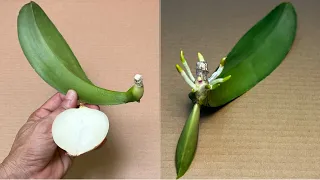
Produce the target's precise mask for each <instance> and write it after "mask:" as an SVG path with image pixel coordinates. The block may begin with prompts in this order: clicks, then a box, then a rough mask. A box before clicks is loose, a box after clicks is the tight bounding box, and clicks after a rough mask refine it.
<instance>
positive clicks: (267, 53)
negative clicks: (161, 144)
mask: <svg viewBox="0 0 320 180" xmlns="http://www.w3.org/2000/svg"><path fill="white" fill-rule="evenodd" d="M296 29H297V16H296V11H295V9H294V7H293V5H292V4H291V3H289V2H285V3H280V4H279V5H278V6H276V7H275V8H274V9H273V10H271V11H270V12H269V13H268V14H267V15H266V16H265V17H264V18H262V19H261V20H260V21H258V22H257V23H256V24H255V25H254V26H253V27H251V28H250V29H249V30H248V31H247V32H246V33H245V34H244V35H243V36H242V37H241V39H240V40H239V41H238V42H237V43H236V45H235V46H234V47H233V48H232V49H231V51H230V52H229V53H228V54H227V55H226V57H224V58H222V59H221V61H220V65H219V67H218V68H217V69H216V71H215V72H213V73H212V75H211V76H210V77H208V74H209V70H208V69H209V68H208V64H207V62H206V60H205V59H204V57H203V55H202V54H201V53H198V59H199V62H197V66H196V77H193V75H192V73H191V70H190V68H189V65H188V63H187V61H186V59H185V57H184V54H183V51H181V53H180V59H181V62H182V64H183V66H184V67H185V69H186V72H185V71H184V70H183V69H182V68H181V67H180V66H179V65H176V69H177V70H178V72H179V73H180V74H181V76H182V78H183V79H184V80H185V82H186V83H187V84H188V85H189V86H190V87H191V92H190V93H189V98H190V99H191V101H192V102H193V103H194V105H193V109H192V111H191V113H190V115H189V117H188V119H187V121H186V122H185V125H184V127H183V130H182V132H181V135H180V137H179V140H178V144H177V148H176V154H175V166H176V173H177V178H180V177H182V176H183V175H184V174H185V173H186V172H187V170H188V169H189V167H190V165H191V163H192V161H193V159H194V155H195V153H196V149H197V143H198V134H199V119H200V109H201V107H203V106H206V107H221V106H224V105H226V104H227V103H229V102H231V101H232V100H234V99H236V98H238V97H240V96H241V95H243V94H244V93H246V92H247V91H249V90H250V89H251V88H253V87H254V86H255V85H257V84H258V83H259V82H260V81H262V80H263V79H265V78H266V77H267V76H269V75H270V74H271V73H272V72H273V71H274V70H275V69H276V68H277V67H278V66H279V65H280V64H281V62H282V61H283V60H284V59H285V57H286V55H287V54H288V53H289V51H290V49H291V47H292V45H293V42H294V40H295V37H296ZM231 76H232V77H231ZM213 161H214V160H213Z"/></svg>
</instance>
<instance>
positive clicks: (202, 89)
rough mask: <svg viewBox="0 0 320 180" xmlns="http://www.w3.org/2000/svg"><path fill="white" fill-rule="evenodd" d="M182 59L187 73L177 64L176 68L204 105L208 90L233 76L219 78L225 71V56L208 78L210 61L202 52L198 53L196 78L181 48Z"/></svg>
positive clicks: (198, 102)
mask: <svg viewBox="0 0 320 180" xmlns="http://www.w3.org/2000/svg"><path fill="white" fill-rule="evenodd" d="M180 59H181V62H182V64H183V66H184V67H185V69H186V71H187V73H185V71H184V70H183V69H182V68H181V67H180V66H179V65H178V64H177V65H176V69H177V71H178V72H179V73H180V75H181V76H182V78H183V79H184V80H185V81H186V83H187V84H188V85H189V86H190V87H191V91H192V92H193V93H195V95H196V103H197V104H199V105H203V104H204V101H205V100H206V98H207V95H208V91H211V90H214V89H216V88H218V87H219V86H220V84H221V83H224V82H226V81H228V80H229V79H230V78H231V75H228V76H226V77H224V78H217V77H218V76H219V75H220V74H221V73H222V71H223V68H224V64H225V61H226V59H227V58H226V57H223V58H222V59H221V61H220V65H219V67H218V68H217V70H216V71H215V72H213V73H212V75H211V76H210V77H209V78H208V74H209V70H208V63H207V62H206V60H205V59H204V57H203V55H202V54H201V53H198V59H199V61H198V62H197V65H196V78H195V77H194V76H193V75H192V72H191V70H190V67H189V65H188V63H187V60H186V59H185V57H184V53H183V51H182V50H181V53H180Z"/></svg>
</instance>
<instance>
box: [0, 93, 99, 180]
mask: <svg viewBox="0 0 320 180" xmlns="http://www.w3.org/2000/svg"><path fill="white" fill-rule="evenodd" d="M86 106H87V107H89V108H93V109H98V110H99V107H98V106H95V105H86ZM75 107H77V94H76V93H75V92H74V91H71V93H70V94H69V93H68V94H67V95H66V96H64V95H62V94H60V93H57V94H55V95H54V96H53V97H51V98H50V99H49V100H48V101H47V102H46V103H45V104H44V105H42V106H41V107H40V108H39V109H38V110H36V111H35V112H34V113H32V114H31V116H30V117H29V119H28V121H27V122H26V123H25V124H24V125H23V126H22V128H21V129H20V130H19V132H18V134H17V136H16V138H15V141H14V143H13V145H12V148H11V151H10V154H9V156H8V157H7V158H6V159H5V161H4V164H5V165H6V168H7V170H6V171H7V176H9V177H10V178H11V177H12V178H15V179H16V178H52V179H58V178H61V177H63V176H64V175H65V173H66V172H67V170H68V169H69V167H70V166H71V163H72V158H71V157H69V156H68V155H67V154H66V153H65V152H64V151H63V150H62V149H60V148H59V147H57V145H56V144H55V143H54V141H53V138H52V134H51V126H52V123H53V120H54V118H55V117H56V116H57V115H58V114H60V113H61V112H63V111H64V110H66V109H69V108H75ZM8 172H11V174H10V173H8Z"/></svg>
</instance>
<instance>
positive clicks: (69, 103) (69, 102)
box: [49, 90, 78, 119]
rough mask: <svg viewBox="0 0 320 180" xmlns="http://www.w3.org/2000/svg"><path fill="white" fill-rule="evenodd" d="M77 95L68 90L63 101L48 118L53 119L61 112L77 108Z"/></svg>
mask: <svg viewBox="0 0 320 180" xmlns="http://www.w3.org/2000/svg"><path fill="white" fill-rule="evenodd" d="M77 99H78V96H77V93H76V92H75V91H74V90H69V91H68V92H67V94H66V96H65V98H64V99H63V101H62V102H61V103H60V106H59V107H58V108H57V109H56V110H54V111H53V112H52V113H51V114H50V115H49V116H50V117H51V119H55V117H56V116H57V115H58V114H60V113H62V112H63V111H65V110H67V109H70V108H76V107H77Z"/></svg>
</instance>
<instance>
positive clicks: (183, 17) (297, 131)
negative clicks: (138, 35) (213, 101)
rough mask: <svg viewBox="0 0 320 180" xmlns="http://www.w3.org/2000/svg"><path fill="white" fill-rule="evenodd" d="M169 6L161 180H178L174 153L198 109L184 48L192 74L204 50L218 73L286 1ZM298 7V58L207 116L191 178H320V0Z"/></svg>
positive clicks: (297, 0)
mask: <svg viewBox="0 0 320 180" xmlns="http://www.w3.org/2000/svg"><path fill="white" fill-rule="evenodd" d="M162 2H163V3H162V4H161V6H162V14H161V20H162V24H161V31H162V32H161V34H162V40H161V41H162V42H161V48H162V50H161V54H162V55H161V56H162V59H161V77H162V79H161V103H162V105H161V111H162V112H161V114H162V115H161V118H162V142H161V150H162V152H161V153H162V177H163V178H175V177H176V175H175V168H174V154H175V148H176V144H177V141H178V138H179V135H180V132H181V130H182V128H183V125H184V122H185V121H186V119H187V117H188V115H189V112H190V104H191V103H190V100H189V98H188V93H189V91H190V88H189V87H188V85H187V84H186V83H185V82H184V81H183V79H182V78H181V76H180V75H179V74H178V73H177V72H176V69H175V64H176V63H180V59H179V55H180V49H183V50H184V52H185V56H186V58H187V59H188V62H189V65H191V67H192V69H193V70H194V68H195V63H196V61H197V52H199V51H200V52H202V53H203V55H204V57H205V58H206V59H207V61H209V68H210V69H211V71H212V70H213V69H214V68H215V67H216V66H218V64H219V60H220V58H222V57H223V56H225V55H226V54H227V53H228V52H229V50H231V48H232V47H233V46H234V44H235V43H236V42H237V41H238V39H239V38H240V37H241V36H242V35H243V34H244V33H245V32H246V31H247V30H248V29H249V28H250V27H252V26H253V25H254V24H255V23H256V22H257V21H258V20H260V19H261V18H262V17H264V16H265V15H266V14H267V13H268V12H269V11H270V10H271V9H273V8H274V7H275V6H276V5H278V3H280V2H282V1H280V0H265V1H263V0H260V1H257V0H241V1H240V0H239V1H237V0H200V1H193V0H175V1H162ZM291 2H293V4H294V6H295V7H296V10H297V13H298V20H299V29H298V34H297V38H296V41H295V43H294V46H293V49H292V51H291V53H290V54H289V55H288V56H287V58H286V59H285V61H284V62H283V63H282V64H281V65H280V66H279V68H277V69H276V70H275V71H274V72H273V73H272V74H271V75H270V76H269V77H268V78H267V79H265V80H264V81H263V82H261V83H260V84H258V85H257V86H256V87H254V88H253V89H251V90H250V91H249V92H248V93H246V94H245V95H243V96H242V97H240V98H238V99H237V100H235V101H233V102H232V103H230V104H228V105H227V106H225V107H224V108H223V109H221V110H220V111H219V112H217V113H214V114H210V113H207V114H206V116H204V117H203V118H202V120H201V124H200V135H199V136H200V137H199V138H200V139H199V146H198V150H197V154H196V156H195V160H194V161H193V163H192V165H191V167H190V170H189V171H188V172H187V173H186V175H185V176H184V178H196V179H201V178H320V111H319V105H320V92H319V90H320V81H319V78H320V71H319V69H320V54H319V51H320V50H319V49H320V43H319V42H320V31H319V29H320V21H319V17H320V11H319V7H320V1H318V0H291ZM193 72H194V71H193Z"/></svg>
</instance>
